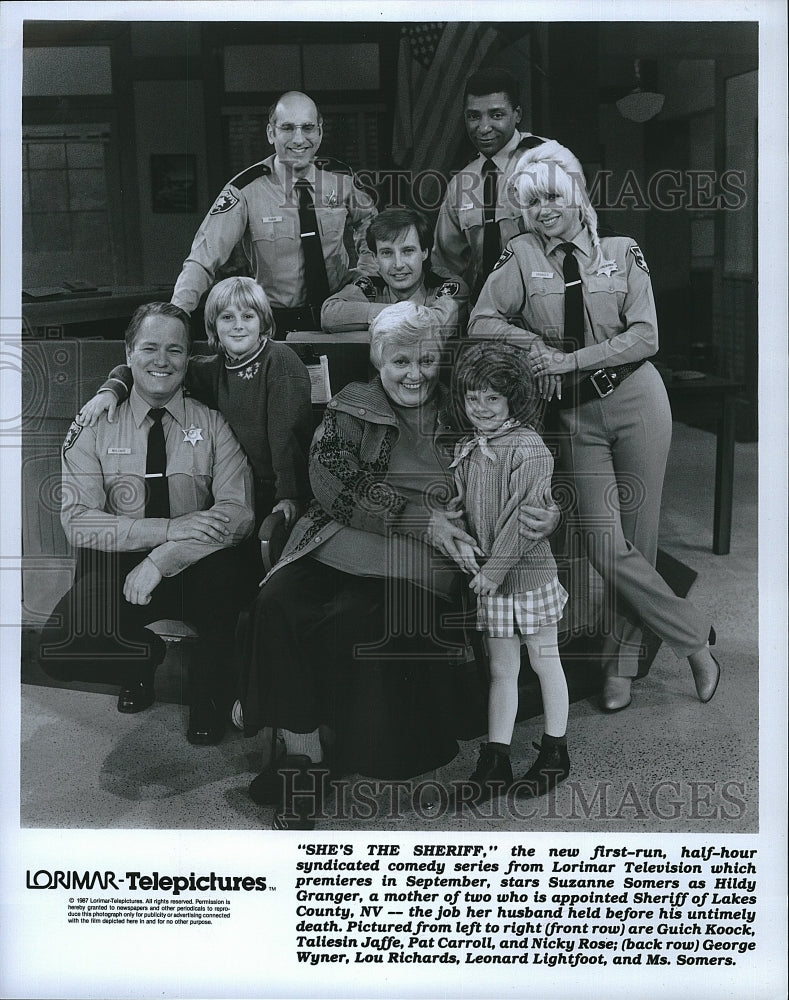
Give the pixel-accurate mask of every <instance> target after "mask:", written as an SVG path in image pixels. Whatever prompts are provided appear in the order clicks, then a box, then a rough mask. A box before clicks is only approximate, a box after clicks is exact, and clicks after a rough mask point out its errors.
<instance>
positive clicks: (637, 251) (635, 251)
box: [630, 243, 649, 274]
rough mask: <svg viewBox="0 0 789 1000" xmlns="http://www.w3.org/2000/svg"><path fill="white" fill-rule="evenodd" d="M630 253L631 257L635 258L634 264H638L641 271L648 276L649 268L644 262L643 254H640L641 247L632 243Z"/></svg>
mask: <svg viewBox="0 0 789 1000" xmlns="http://www.w3.org/2000/svg"><path fill="white" fill-rule="evenodd" d="M630 253H632V255H633V257H634V258H635V261H636V264H638V266H639V267H640V268H641V270H642V271H646V273H647V274H649V268H648V267H647V262H646V261H645V260H644V255H643V253H641V247H640V246H639V245H638V244H637V243H634V244H633V245H632V246H631V247H630Z"/></svg>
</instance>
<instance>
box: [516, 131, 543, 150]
mask: <svg viewBox="0 0 789 1000" xmlns="http://www.w3.org/2000/svg"><path fill="white" fill-rule="evenodd" d="M544 142H545V139H542V138H540V136H539V135H525V136H524V137H523V138H522V139H521V141H520V142H519V143H518V145H517V146H516V147H515V149H516V150H518V149H521V150H522V149H534V147H535V146H542V144H543V143H544Z"/></svg>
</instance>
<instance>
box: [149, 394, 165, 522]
mask: <svg viewBox="0 0 789 1000" xmlns="http://www.w3.org/2000/svg"><path fill="white" fill-rule="evenodd" d="M164 414H165V410H163V409H157V408H155V407H154V408H152V409H150V410H148V416H149V417H150V418H151V420H153V423H152V424H151V429H150V430H149V431H148V455H147V458H146V460H145V485H146V491H145V516H146V517H169V516H170V494H169V491H168V489H167V450H166V448H165V444H164V427H162V417H163V416H164Z"/></svg>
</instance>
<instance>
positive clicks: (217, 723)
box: [186, 698, 225, 747]
mask: <svg viewBox="0 0 789 1000" xmlns="http://www.w3.org/2000/svg"><path fill="white" fill-rule="evenodd" d="M224 732H225V714H224V713H223V712H221V711H220V710H219V707H218V705H217V703H216V702H215V701H214V700H213V698H205V699H203V700H201V701H198V702H195V704H194V705H192V707H191V708H190V709H189V728H188V729H187V730H186V738H187V740H188V741H189V742H190V743H191V744H192V745H193V746H196V747H210V746H215V745H216V744H217V743H219V742H220V741H221V739H222V736H223V735H224Z"/></svg>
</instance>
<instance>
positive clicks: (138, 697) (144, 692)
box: [118, 681, 155, 715]
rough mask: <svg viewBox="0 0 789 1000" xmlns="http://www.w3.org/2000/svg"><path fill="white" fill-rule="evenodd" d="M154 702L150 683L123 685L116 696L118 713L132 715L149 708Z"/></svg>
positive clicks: (135, 682)
mask: <svg viewBox="0 0 789 1000" xmlns="http://www.w3.org/2000/svg"><path fill="white" fill-rule="evenodd" d="M154 700H155V695H154V690H153V682H152V681H133V682H132V683H131V684H125V685H124V686H123V687H122V688H121V690H120V694H119V695H118V711H119V712H123V714H124V715H134V714H135V712H142V711H144V710H145V709H146V708H150V707H151V705H153V703H154Z"/></svg>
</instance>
